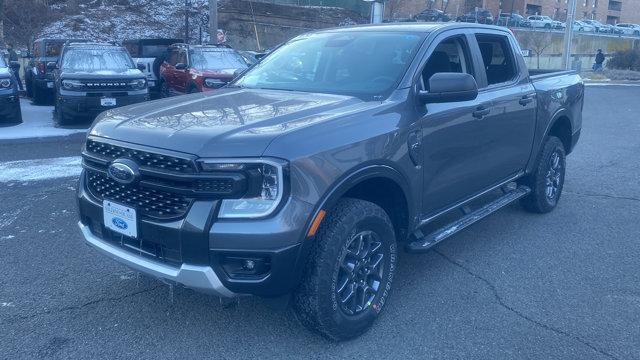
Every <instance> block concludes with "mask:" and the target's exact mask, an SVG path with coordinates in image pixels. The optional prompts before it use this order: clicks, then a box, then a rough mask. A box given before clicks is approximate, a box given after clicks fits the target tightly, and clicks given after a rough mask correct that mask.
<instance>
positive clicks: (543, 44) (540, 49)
mask: <svg viewBox="0 0 640 360" xmlns="http://www.w3.org/2000/svg"><path fill="white" fill-rule="evenodd" d="M520 34H521V35H520V36H519V39H520V45H521V46H522V48H524V49H529V50H531V51H533V52H534V53H535V54H536V57H537V65H538V69H540V55H542V54H543V53H544V51H545V50H547V49H548V48H549V47H550V46H551V43H552V41H551V40H552V39H551V32H549V31H526V32H524V33H520Z"/></svg>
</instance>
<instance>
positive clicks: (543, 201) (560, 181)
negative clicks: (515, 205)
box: [520, 136, 566, 214]
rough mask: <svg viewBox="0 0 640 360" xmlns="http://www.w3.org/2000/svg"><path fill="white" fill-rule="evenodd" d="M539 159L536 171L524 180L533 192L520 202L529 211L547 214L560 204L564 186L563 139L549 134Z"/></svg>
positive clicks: (564, 161)
mask: <svg viewBox="0 0 640 360" xmlns="http://www.w3.org/2000/svg"><path fill="white" fill-rule="evenodd" d="M537 161H538V162H537V164H536V167H535V170H534V173H533V174H531V175H530V176H528V177H527V178H525V179H524V181H523V182H522V184H523V185H526V186H528V187H529V188H530V189H531V193H530V194H529V195H527V196H526V197H524V198H523V199H522V200H521V201H520V203H521V204H522V206H523V207H524V208H525V209H526V210H527V211H529V212H534V213H539V214H545V213H548V212H551V211H552V210H553V209H555V207H556V206H557V205H558V201H560V196H561V195H562V189H563V188H564V177H565V168H566V152H565V149H564V146H563V145H562V141H560V139H558V138H557V137H555V136H549V137H548V138H547V141H546V142H545V144H544V146H543V148H542V153H541V154H540V156H539V157H538V160H537Z"/></svg>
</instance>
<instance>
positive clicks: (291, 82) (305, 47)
mask: <svg viewBox="0 0 640 360" xmlns="http://www.w3.org/2000/svg"><path fill="white" fill-rule="evenodd" d="M422 36H423V35H418V34H416V33H408V32H407V33H404V32H391V33H389V32H386V33H384V32H348V33H344V32H341V33H320V34H310V35H304V36H302V37H299V38H296V39H294V40H292V41H291V42H289V43H288V44H286V45H284V46H282V47H280V48H278V49H277V50H276V51H274V52H273V53H272V54H270V55H269V56H267V57H266V58H265V59H264V60H263V61H262V62H260V63H258V65H257V66H256V67H254V68H253V69H251V70H250V71H249V72H247V73H246V74H245V75H244V76H243V77H242V78H241V79H239V80H238V81H237V82H236V85H239V86H243V87H249V88H267V89H278V90H295V91H304V92H319V93H329V94H346V95H352V96H358V97H364V96H374V95H383V94H386V93H387V92H389V91H391V90H392V89H393V87H394V86H396V84H397V83H398V82H399V81H400V79H401V77H402V75H403V74H404V73H405V71H406V69H407V67H408V66H409V64H410V63H411V61H412V60H413V57H414V55H415V53H416V51H417V49H418V47H419V44H420V43H421V40H422Z"/></svg>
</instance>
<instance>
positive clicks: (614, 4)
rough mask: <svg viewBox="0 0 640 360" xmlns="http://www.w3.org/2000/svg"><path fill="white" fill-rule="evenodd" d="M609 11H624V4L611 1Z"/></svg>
mask: <svg viewBox="0 0 640 360" xmlns="http://www.w3.org/2000/svg"><path fill="white" fill-rule="evenodd" d="M609 10H614V11H622V2H621V1H614V0H609Z"/></svg>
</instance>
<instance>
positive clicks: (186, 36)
mask: <svg viewBox="0 0 640 360" xmlns="http://www.w3.org/2000/svg"><path fill="white" fill-rule="evenodd" d="M190 8H191V0H184V42H185V43H186V44H188V43H189V9H190Z"/></svg>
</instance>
